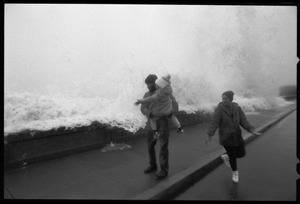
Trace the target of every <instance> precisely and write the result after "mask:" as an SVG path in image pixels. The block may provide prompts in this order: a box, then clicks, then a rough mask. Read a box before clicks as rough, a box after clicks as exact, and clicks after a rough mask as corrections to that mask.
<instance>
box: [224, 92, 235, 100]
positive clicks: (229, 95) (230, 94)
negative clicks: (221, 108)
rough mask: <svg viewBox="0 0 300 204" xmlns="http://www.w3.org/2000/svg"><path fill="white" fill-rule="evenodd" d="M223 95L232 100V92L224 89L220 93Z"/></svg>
mask: <svg viewBox="0 0 300 204" xmlns="http://www.w3.org/2000/svg"><path fill="white" fill-rule="evenodd" d="M223 95H225V96H227V97H228V98H229V99H230V101H233V95H234V93H233V92H232V91H225V92H224V93H223V94H222V96H223Z"/></svg>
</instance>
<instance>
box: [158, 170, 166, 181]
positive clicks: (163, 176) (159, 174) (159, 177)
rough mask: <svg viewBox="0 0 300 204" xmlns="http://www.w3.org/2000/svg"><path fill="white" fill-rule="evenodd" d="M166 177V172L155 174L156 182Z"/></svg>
mask: <svg viewBox="0 0 300 204" xmlns="http://www.w3.org/2000/svg"><path fill="white" fill-rule="evenodd" d="M167 176H168V172H166V171H163V170H161V171H160V172H158V173H157V174H156V180H160V179H163V178H165V177H167Z"/></svg>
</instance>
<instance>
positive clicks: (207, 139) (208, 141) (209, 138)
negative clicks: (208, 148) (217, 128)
mask: <svg viewBox="0 0 300 204" xmlns="http://www.w3.org/2000/svg"><path fill="white" fill-rule="evenodd" d="M210 142H211V136H209V135H207V138H206V140H205V144H208V143H210Z"/></svg>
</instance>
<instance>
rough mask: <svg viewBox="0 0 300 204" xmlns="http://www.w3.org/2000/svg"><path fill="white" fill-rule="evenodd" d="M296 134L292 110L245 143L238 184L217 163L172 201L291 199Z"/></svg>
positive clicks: (294, 190) (297, 177)
mask: <svg viewBox="0 0 300 204" xmlns="http://www.w3.org/2000/svg"><path fill="white" fill-rule="evenodd" d="M296 137H297V136H296V112H295V111H294V112H293V113H291V114H290V115H289V116H287V117H286V118H284V119H283V120H282V121H280V122H279V123H277V124H275V125H274V126H273V127H271V128H270V129H269V130H268V131H266V132H265V133H264V135H263V137H259V138H257V139H255V140H254V141H253V142H252V143H250V144H249V145H247V147H246V152H247V154H246V157H244V158H241V159H238V170H239V183H238V184H235V183H233V182H232V181H231V169H230V168H228V167H227V166H225V165H221V166H219V167H218V168H216V169H215V170H214V171H212V172H211V173H209V174H208V175H206V176H205V178H203V179H201V180H200V181H198V182H197V183H195V184H194V185H192V186H190V188H188V189H187V190H185V191H184V192H182V193H181V194H180V195H178V196H177V197H176V198H175V200H227V201H230V200H236V201H245V200H248V201H295V200H296V197H297V196H296V191H297V189H296V181H297V179H299V175H298V174H297V171H296V165H295V164H296V163H298V161H297V157H296V145H295V144H296V139H297V138H296ZM212 189H213V190H212Z"/></svg>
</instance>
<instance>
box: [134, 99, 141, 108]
mask: <svg viewBox="0 0 300 204" xmlns="http://www.w3.org/2000/svg"><path fill="white" fill-rule="evenodd" d="M141 103H142V100H139V99H137V100H136V102H135V103H134V105H135V106H138V105H139V104H141Z"/></svg>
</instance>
